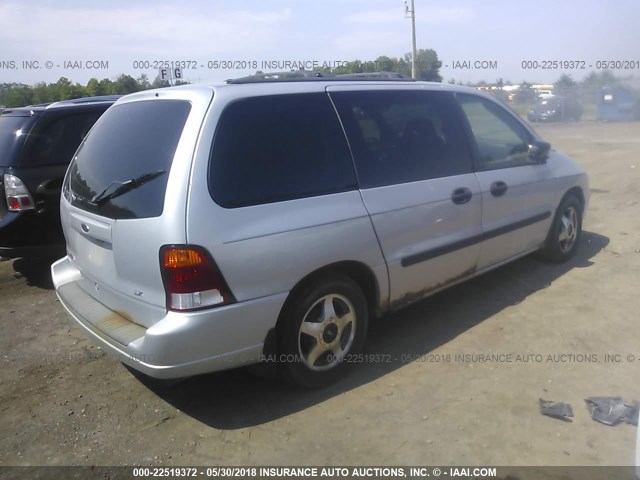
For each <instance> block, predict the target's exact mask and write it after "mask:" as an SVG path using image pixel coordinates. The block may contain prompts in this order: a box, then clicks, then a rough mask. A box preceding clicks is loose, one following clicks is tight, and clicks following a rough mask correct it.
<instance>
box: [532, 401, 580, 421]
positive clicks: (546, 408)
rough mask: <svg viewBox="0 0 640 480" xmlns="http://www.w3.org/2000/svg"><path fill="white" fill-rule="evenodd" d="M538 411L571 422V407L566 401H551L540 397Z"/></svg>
mask: <svg viewBox="0 0 640 480" xmlns="http://www.w3.org/2000/svg"><path fill="white" fill-rule="evenodd" d="M540 413H542V414H543V415H546V416H548V417H552V418H557V419H559V420H564V421H565V422H571V421H572V420H571V418H569V417H573V409H572V408H571V405H569V404H568V403H564V402H551V401H548V400H543V399H542V398H541V399H540Z"/></svg>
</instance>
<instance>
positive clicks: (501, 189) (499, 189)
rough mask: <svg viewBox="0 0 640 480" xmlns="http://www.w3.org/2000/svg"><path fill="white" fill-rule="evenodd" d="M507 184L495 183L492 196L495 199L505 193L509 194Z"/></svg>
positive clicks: (492, 186)
mask: <svg viewBox="0 0 640 480" xmlns="http://www.w3.org/2000/svg"><path fill="white" fill-rule="evenodd" d="M508 188H509V187H507V184H506V183H504V182H502V181H497V182H493V183H492V184H491V195H493V196H494V197H501V196H502V195H504V194H505V193H507V189H508Z"/></svg>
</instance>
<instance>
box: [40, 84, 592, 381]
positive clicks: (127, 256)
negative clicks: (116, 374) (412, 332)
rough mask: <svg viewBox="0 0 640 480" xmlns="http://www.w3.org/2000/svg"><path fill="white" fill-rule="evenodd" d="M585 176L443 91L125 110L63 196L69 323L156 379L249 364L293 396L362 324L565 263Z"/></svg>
mask: <svg viewBox="0 0 640 480" xmlns="http://www.w3.org/2000/svg"><path fill="white" fill-rule="evenodd" d="M588 195H589V189H588V185H587V176H586V174H585V172H584V170H583V169H582V168H581V167H580V166H579V165H578V164H577V163H576V162H575V161H573V160H572V159H570V158H568V157H567V156H566V155H563V154H562V153H560V152H557V151H555V150H552V149H551V148H550V145H549V144H548V143H546V142H544V141H543V140H542V139H541V138H540V137H539V136H538V135H537V134H536V133H535V132H534V131H533V130H532V129H531V128H530V127H529V126H528V125H527V124H526V123H524V122H523V121H521V120H520V118H519V117H517V116H516V115H515V114H514V113H512V112H511V111H510V110H508V109H507V108H505V107H504V106H502V105H501V104H500V103H499V102H497V101H496V100H494V99H493V98H492V97H490V96H487V95H485V94H482V93H480V92H478V91H476V90H473V89H470V88H464V87H458V86H454V85H443V84H439V83H425V82H414V81H405V80H395V81H391V80H380V79H375V78H372V79H367V78H362V79H358V78H355V79H354V78H353V77H351V78H350V77H333V78H315V79H302V80H299V79H288V78H284V79H282V78H281V79H269V78H268V77H246V78H243V79H237V80H230V81H227V82H225V83H223V84H215V85H207V86H205V85H188V86H182V87H176V88H166V89H160V90H151V91H146V92H140V93H135V94H132V95H128V96H126V97H123V98H121V99H120V100H118V102H117V103H115V104H114V105H113V106H112V107H111V108H109V110H108V111H107V112H106V113H105V114H104V115H103V116H102V117H101V118H100V120H98V122H97V123H96V125H95V126H94V128H93V129H92V130H91V132H90V133H89V135H88V136H87V137H86V139H85V140H84V142H83V143H82V145H81V146H80V148H79V149H78V151H77V153H76V155H75V157H74V159H73V161H72V163H71V165H70V167H69V170H68V172H67V175H66V177H65V180H64V184H63V192H62V200H61V216H62V224H63V229H64V233H65V237H66V241H67V256H66V257H64V258H63V259H61V260H59V261H57V262H56V263H54V264H53V265H52V267H51V269H52V275H53V281H54V284H55V288H56V292H57V295H58V297H59V299H60V302H61V303H62V305H63V306H64V307H65V308H66V309H67V310H68V312H69V314H70V315H71V317H72V318H73V319H74V320H75V321H76V322H77V323H78V324H79V325H80V326H81V327H82V328H84V329H85V330H86V332H87V333H88V334H89V335H90V336H91V337H92V338H93V339H94V340H95V341H96V342H97V343H98V344H100V345H101V346H102V347H103V348H104V349H105V350H107V351H109V352H111V353H112V354H114V355H116V356H117V357H118V358H119V359H120V360H121V361H122V362H124V363H125V364H127V365H129V366H131V367H133V368H134V369H136V370H139V371H141V372H143V373H145V374H147V375H149V376H152V377H156V378H178V377H185V376H191V375H197V374H202V373H206V372H212V371H216V370H223V369H229V368H234V367H239V366H243V365H251V364H255V363H260V362H262V363H263V364H265V363H269V362H272V363H274V364H277V367H278V370H279V371H280V372H282V374H283V376H284V377H285V378H287V379H288V380H290V381H292V382H294V383H296V384H299V385H303V386H306V387H318V386H323V385H326V384H328V383H331V382H333V381H334V380H335V379H337V378H338V377H339V376H340V375H341V374H342V373H343V371H344V370H345V368H346V366H347V365H348V364H350V363H354V361H353V360H357V358H358V356H357V355H358V352H359V351H360V350H361V349H362V346H363V344H364V342H365V337H366V335H367V325H368V322H369V321H370V319H371V318H374V317H379V316H381V315H382V314H384V313H385V312H389V311H393V310H396V309H398V308H401V307H403V306H405V305H408V304H410V303H412V302H415V301H417V300H420V299H422V298H424V297H426V296H428V295H431V294H433V293H435V292H437V291H439V290H441V289H443V288H446V287H448V286H450V285H453V284H455V283H458V282H460V281H462V280H465V279H468V278H472V277H474V276H476V275H479V274H481V273H484V272H486V271H488V270H490V269H493V268H496V267H498V266H500V265H503V264H504V263H506V262H509V261H511V260H514V259H516V258H519V257H522V256H523V255H527V254H530V253H532V252H536V251H537V252H539V253H540V254H541V256H543V257H544V258H546V259H548V260H550V261H553V262H561V261H565V260H567V259H569V258H570V257H571V256H572V255H573V254H574V252H575V250H576V248H577V246H578V243H579V239H580V232H581V225H582V216H583V214H584V211H585V208H586V206H587V203H588Z"/></svg>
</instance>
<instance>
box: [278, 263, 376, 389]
mask: <svg viewBox="0 0 640 480" xmlns="http://www.w3.org/2000/svg"><path fill="white" fill-rule="evenodd" d="M367 310H368V309H367V301H366V298H365V296H364V294H363V293H362V290H361V289H360V287H359V286H358V285H357V284H356V283H355V282H354V281H353V280H352V279H351V278H349V277H347V276H344V275H335V276H331V277H325V278H321V279H318V280H317V281H315V282H313V283H311V284H309V285H308V286H307V287H306V288H304V289H303V290H301V291H300V292H299V293H298V294H297V295H296V297H295V298H293V299H292V302H291V304H290V305H289V306H288V307H286V310H285V311H284V312H283V317H282V318H281V321H280V323H279V325H278V339H279V342H278V344H279V345H278V347H279V348H278V352H279V354H280V359H281V362H280V367H281V373H282V376H283V377H284V378H285V380H287V381H288V382H290V383H292V384H294V385H297V386H301V387H304V388H321V387H325V386H327V385H330V384H332V383H334V382H335V381H337V380H338V379H339V378H341V377H342V376H343V375H344V374H345V373H346V370H347V367H348V364H349V362H348V361H345V360H348V357H349V356H351V355H353V354H356V353H358V352H359V351H360V350H361V348H362V346H363V344H364V341H365V338H366V336H367V326H368V311H367Z"/></svg>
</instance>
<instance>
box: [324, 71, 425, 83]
mask: <svg viewBox="0 0 640 480" xmlns="http://www.w3.org/2000/svg"><path fill="white" fill-rule="evenodd" d="M336 78H339V79H340V80H352V79H353V80H404V81H405V82H413V81H415V80H414V79H413V78H411V77H410V76H409V75H405V74H404V73H398V72H366V73H343V74H342V75H336Z"/></svg>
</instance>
